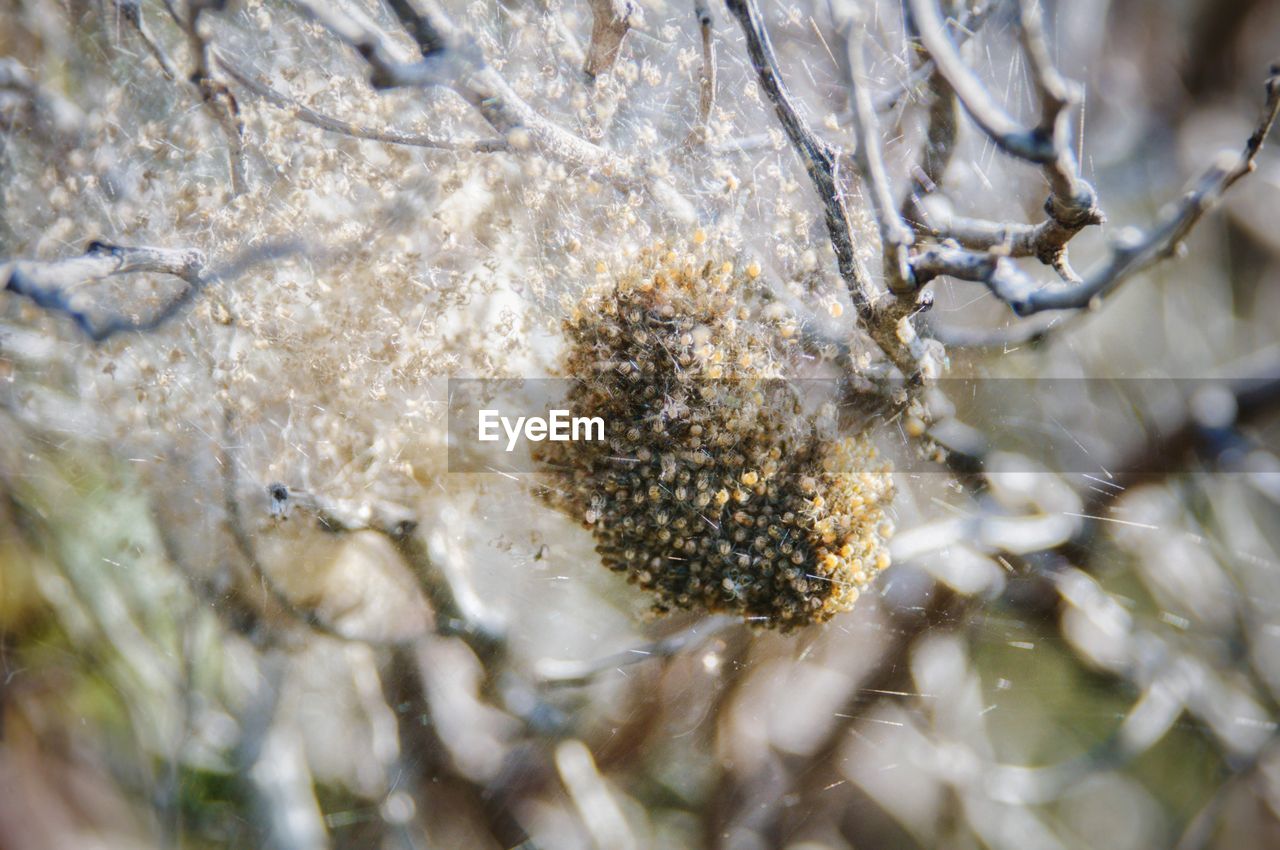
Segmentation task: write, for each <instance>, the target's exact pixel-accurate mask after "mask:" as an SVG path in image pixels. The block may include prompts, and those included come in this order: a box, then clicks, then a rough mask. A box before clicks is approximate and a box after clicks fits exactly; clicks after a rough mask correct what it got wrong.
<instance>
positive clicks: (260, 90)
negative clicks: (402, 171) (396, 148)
mask: <svg viewBox="0 0 1280 850" xmlns="http://www.w3.org/2000/svg"><path fill="white" fill-rule="evenodd" d="M214 61H215V62H216V63H217V65H218V67H219V68H221V69H222V70H223V71H224V72H226V74H227V76H229V77H231V79H233V80H235V81H236V83H238V84H239V85H240V86H242V87H244V88H245V89H247V90H248V91H249V92H250V93H252V94H253V95H255V96H257V97H260V98H262V99H263V100H265V101H266V102H267V103H270V104H271V105H272V106H275V107H277V108H279V109H282V110H285V111H286V112H289V113H291V114H292V115H293V116H294V117H295V118H297V119H298V120H299V121H303V122H305V123H307V124H311V125H312V126H315V127H319V128H320V129H322V130H327V131H328V132H330V133H337V134H339V135H343V136H350V137H351V138H354V139H368V140H369V141H374V142H383V143H385V144H389V145H405V146H407V147H417V148H431V149H435V150H448V151H473V152H476V153H499V152H507V151H510V150H511V149H512V148H511V145H510V144H509V143H508V142H507V141H506V139H475V140H458V139H441V138H437V137H435V136H428V135H425V134H421V133H403V132H400V131H398V130H379V129H375V128H372V127H365V126H361V125H359V124H353V123H351V122H350V121H343V120H342V119H340V118H334V117H333V116H331V115H325V114H324V113H322V112H317V111H316V110H314V109H312V108H311V107H309V106H306V105H305V104H303V103H301V102H299V101H297V100H295V99H294V98H292V97H290V96H288V95H286V94H284V93H282V92H279V91H277V90H275V89H273V88H271V87H270V86H268V85H265V84H263V83H260V82H258V81H257V80H255V79H254V78H253V77H252V76H250V75H249V74H248V73H247V72H246V71H244V70H242V69H241V68H239V67H237V66H236V65H235V64H233V63H232V62H230V61H228V60H227V59H226V58H225V57H223V56H221V55H220V54H217V53H216V52H215V54H214Z"/></svg>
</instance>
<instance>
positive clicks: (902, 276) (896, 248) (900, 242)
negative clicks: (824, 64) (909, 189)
mask: <svg viewBox="0 0 1280 850" xmlns="http://www.w3.org/2000/svg"><path fill="white" fill-rule="evenodd" d="M845 27H846V30H847V32H846V34H845V35H846V42H847V54H848V60H849V77H850V80H849V85H850V89H851V90H852V100H853V128H854V133H855V134H856V137H857V150H856V152H855V154H854V161H855V162H856V163H857V165H858V171H859V172H861V174H862V178H863V180H864V181H865V182H866V184H867V186H868V187H869V188H870V194H871V204H872V207H873V209H874V211H875V216H876V224H877V225H878V226H879V229H880V248H881V252H882V254H883V259H884V275H885V280H886V281H887V282H888V285H889V291H890V292H892V293H893V294H894V295H896V296H900V297H907V296H910V295H912V294H914V292H915V288H916V287H915V282H914V279H913V278H914V276H913V275H912V273H911V265H910V262H909V257H908V253H907V252H908V250H909V249H910V247H911V243H912V241H913V237H912V233H911V229H910V228H909V227H907V226H906V225H905V224H904V223H903V221H902V219H901V217H899V215H898V203H897V201H896V200H895V199H894V197H893V187H892V186H890V185H889V175H888V174H886V173H885V168H884V152H883V151H882V150H881V144H880V122H879V120H878V119H877V118H876V112H875V109H874V108H873V107H872V105H871V93H870V91H869V90H868V79H867V63H866V28H865V25H864V23H863V22H862V21H858V20H849V21H846V22H845Z"/></svg>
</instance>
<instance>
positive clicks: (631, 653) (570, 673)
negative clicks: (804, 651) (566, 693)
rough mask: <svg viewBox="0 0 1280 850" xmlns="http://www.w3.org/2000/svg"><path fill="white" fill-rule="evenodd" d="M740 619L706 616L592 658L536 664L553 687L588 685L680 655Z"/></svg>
mask: <svg viewBox="0 0 1280 850" xmlns="http://www.w3.org/2000/svg"><path fill="white" fill-rule="evenodd" d="M737 622H738V621H737V620H735V619H734V618H733V617H727V616H721V615H715V616H711V617H706V618H703V619H700V620H698V621H697V622H696V623H694V624H693V625H691V626H688V627H687V628H684V629H681V630H680V631H678V632H676V633H675V634H673V635H669V636H668V637H665V638H662V639H660V640H656V641H653V642H652V643H649V644H645V645H644V646H638V647H635V648H633V649H626V650H623V651H622V652H618V653H615V654H613V655H608V656H605V657H604V658H597V659H594V660H591V661H560V660H557V659H550V658H548V659H542V660H541V661H539V662H538V663H537V675H538V679H539V681H541V682H542V683H543V684H545V685H548V686H554V687H572V686H577V685H586V684H589V683H590V682H592V681H594V680H595V678H596V677H597V676H599V675H601V674H602V673H607V672H609V671H610V670H617V669H619V668H622V667H629V666H631V665H633V664H639V663H642V662H647V661H653V660H655V659H659V658H671V657H673V656H675V655H679V654H680V653H682V652H684V651H686V650H689V649H693V648H695V647H697V646H700V645H701V644H703V643H705V642H706V641H708V640H710V639H711V638H712V637H714V636H715V635H717V634H719V633H721V632H723V631H725V630H727V629H729V628H730V627H732V626H734V625H737Z"/></svg>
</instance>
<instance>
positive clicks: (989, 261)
mask: <svg viewBox="0 0 1280 850" xmlns="http://www.w3.org/2000/svg"><path fill="white" fill-rule="evenodd" d="M1266 92H1267V95H1266V102H1265V104H1264V106H1263V109H1262V115H1261V117H1260V118H1259V120H1258V122H1257V124H1256V125H1255V128H1254V131H1253V133H1252V134H1251V135H1250V136H1249V139H1248V140H1247V141H1246V142H1245V146H1244V150H1243V152H1241V153H1240V154H1238V155H1237V154H1225V155H1224V156H1223V157H1222V158H1221V159H1220V160H1219V161H1218V162H1216V163H1215V164H1214V165H1213V166H1211V167H1210V168H1209V169H1208V170H1207V171H1206V172H1205V173H1204V174H1203V175H1202V176H1201V177H1200V179H1199V180H1198V181H1197V182H1196V184H1195V186H1194V187H1193V188H1192V189H1191V190H1190V191H1189V192H1187V193H1186V194H1185V195H1184V196H1183V197H1182V199H1181V200H1180V201H1179V202H1178V203H1177V204H1176V205H1174V207H1173V208H1172V209H1171V210H1170V211H1169V212H1168V213H1167V214H1165V215H1164V216H1163V217H1162V219H1161V220H1160V221H1159V222H1158V223H1157V224H1156V225H1155V226H1154V227H1152V228H1151V229H1149V230H1147V231H1142V230H1138V229H1136V228H1128V229H1126V230H1125V231H1122V232H1121V234H1120V235H1119V236H1118V237H1117V238H1116V239H1115V240H1114V241H1113V243H1112V245H1111V252H1110V256H1109V257H1108V258H1107V259H1106V260H1105V261H1104V262H1103V263H1102V264H1101V265H1100V266H1099V267H1098V268H1096V269H1095V270H1093V271H1092V272H1090V273H1089V274H1088V275H1086V276H1084V277H1083V278H1080V277H1077V276H1076V275H1075V274H1074V272H1072V271H1071V270H1070V267H1069V266H1067V265H1065V259H1063V258H1059V262H1058V263H1055V266H1057V267H1058V268H1060V269H1061V271H1060V273H1061V274H1062V275H1063V277H1064V278H1065V279H1066V280H1067V285H1065V286H1055V287H1042V286H1040V285H1039V284H1037V283H1036V282H1034V281H1033V280H1032V279H1031V278H1029V277H1027V276H1026V275H1025V274H1023V273H1022V272H1020V271H1018V270H1017V268H1016V267H1015V266H1014V265H1013V264H1012V263H1011V262H1010V261H1009V260H1008V259H1006V258H1005V257H1004V256H1002V255H1003V254H1006V253H1008V252H1006V251H1003V250H1000V251H994V252H990V253H976V252H973V251H967V250H963V249H953V248H930V249H928V250H926V251H924V252H922V253H921V254H920V255H919V256H918V257H916V258H915V260H914V261H913V266H914V268H915V272H916V275H917V277H918V278H919V280H920V283H921V284H923V283H925V282H927V281H928V280H929V279H931V278H933V277H936V276H939V275H949V276H951V277H955V278H959V279H960V280H970V281H976V282H981V283H984V284H986V285H987V287H988V288H990V289H991V291H992V293H993V294H995V296H996V297H997V298H999V299H1000V300H1001V301H1004V302H1005V303H1007V304H1008V305H1009V306H1010V307H1011V308H1013V311H1014V312H1015V313H1017V314H1018V315H1020V316H1026V315H1030V314H1032V313H1039V312H1042V311H1045V310H1073V309H1081V308H1084V307H1090V306H1094V305H1096V304H1097V303H1098V302H1099V301H1100V299H1102V298H1103V297H1105V296H1107V295H1108V294H1110V293H1111V292H1113V291H1115V289H1116V288H1117V287H1118V286H1119V285H1120V284H1122V283H1123V282H1124V281H1126V280H1128V279H1129V278H1130V277H1132V276H1133V275H1135V274H1137V273H1138V272H1140V271H1142V270H1144V269H1146V268H1149V267H1150V266H1152V265H1154V264H1155V263H1157V262H1159V261H1160V260H1163V259H1166V258H1168V257H1171V256H1173V255H1174V254H1175V253H1176V252H1177V251H1178V249H1179V246H1180V245H1181V244H1182V241H1183V240H1184V239H1185V238H1186V237H1187V235H1188V234H1189V233H1190V232H1191V230H1192V228H1194V227H1195V225H1196V224H1197V223H1198V222H1199V221H1200V219H1201V218H1203V217H1204V214H1205V213H1206V212H1207V211H1208V210H1209V209H1210V208H1211V207H1213V205H1214V204H1215V203H1217V201H1218V200H1219V199H1220V198H1221V197H1222V195H1223V193H1225V192H1226V191H1227V190H1228V189H1229V188H1231V186H1233V185H1234V184H1235V183H1236V182H1237V181H1238V180H1240V178H1242V177H1244V176H1245V175H1246V174H1249V173H1250V172H1252V171H1253V169H1254V160H1255V159H1256V158H1257V155H1258V151H1259V150H1261V149H1262V145H1263V142H1264V141H1265V139H1266V137H1267V134H1268V133H1269V132H1270V131H1271V128H1272V126H1273V125H1274V124H1275V121H1276V115H1277V112H1280V66H1273V67H1272V69H1271V76H1270V77H1269V78H1268V80H1267V83H1266ZM1033 238H1034V237H1033V236H1031V235H1030V233H1029V232H1028V231H1017V239H1016V240H1015V241H1016V242H1017V244H1020V245H1025V244H1027V240H1029V239H1033ZM1006 244H1011V243H1006Z"/></svg>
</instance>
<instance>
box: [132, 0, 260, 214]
mask: <svg viewBox="0 0 1280 850" xmlns="http://www.w3.org/2000/svg"><path fill="white" fill-rule="evenodd" d="M221 6H222V2H221V0H190V2H189V3H188V10H189V11H188V17H187V18H186V19H185V20H182V21H181V24H180V26H181V29H182V31H183V32H184V33H185V34H186V36H187V44H188V46H189V48H190V51H191V60H192V63H193V65H194V67H193V68H192V71H191V74H190V76H189V77H188V79H189V81H190V82H191V83H192V85H194V86H195V87H196V90H197V91H198V92H199V93H200V100H201V101H202V102H203V103H204V105H205V107H206V108H207V109H208V111H209V114H210V115H212V116H213V117H214V119H215V120H216V121H217V122H218V124H219V126H221V127H222V131H223V133H224V134H225V135H226V137H227V144H228V160H229V166H230V170H231V194H232V195H233V196H234V195H240V194H242V193H243V192H244V191H245V188H246V184H245V153H244V124H243V122H242V121H241V120H240V105H239V104H238V103H237V102H236V98H235V95H233V94H232V93H231V89H229V88H227V87H226V86H225V85H223V84H222V83H221V82H220V81H218V80H215V79H214V78H213V75H212V74H211V73H210V72H209V43H208V41H206V40H205V38H204V36H203V35H201V34H200V15H201V13H203V12H204V11H205V10H206V9H218V8H221ZM141 20H142V19H141V13H139V16H138V21H139V22H140V21H141Z"/></svg>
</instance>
